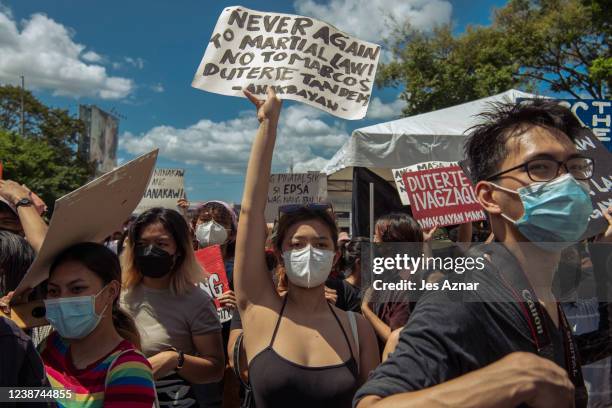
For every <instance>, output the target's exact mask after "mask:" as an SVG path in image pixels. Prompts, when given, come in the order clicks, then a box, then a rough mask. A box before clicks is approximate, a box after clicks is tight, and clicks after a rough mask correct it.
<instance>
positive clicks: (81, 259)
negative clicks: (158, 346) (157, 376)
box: [40, 243, 155, 408]
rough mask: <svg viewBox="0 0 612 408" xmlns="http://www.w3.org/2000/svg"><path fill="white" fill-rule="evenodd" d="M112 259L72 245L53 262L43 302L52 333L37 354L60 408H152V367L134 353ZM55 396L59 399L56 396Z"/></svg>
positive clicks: (134, 336) (132, 330)
mask: <svg viewBox="0 0 612 408" xmlns="http://www.w3.org/2000/svg"><path fill="white" fill-rule="evenodd" d="M120 282H121V268H120V266H119V261H118V259H117V256H116V255H115V254H114V253H113V252H112V251H111V250H109V249H108V248H106V247H104V246H103V245H100V244H95V243H81V244H76V245H74V246H72V247H70V248H68V249H67V250H65V251H64V252H62V253H61V254H60V255H59V256H58V257H57V258H56V259H55V261H54V262H53V264H52V266H51V269H50V272H49V281H48V286H47V298H46V300H45V306H46V310H47V312H46V314H47V320H49V322H50V323H51V325H52V326H53V327H54V329H55V331H54V332H53V333H52V334H51V335H50V336H49V337H48V338H47V339H46V341H45V342H44V343H42V344H41V348H40V352H41V356H42V358H43V361H44V363H45V369H46V371H47V377H48V379H49V382H50V383H51V386H52V387H53V388H55V389H58V390H64V391H63V392H64V393H65V394H64V395H65V396H66V398H58V399H57V404H58V406H60V407H79V408H81V407H88V408H89V407H134V408H151V407H152V406H153V404H154V401H155V386H154V383H153V374H152V371H151V365H150V364H149V362H148V361H147V359H146V358H145V357H144V356H143V355H142V354H141V353H140V351H138V349H137V348H139V344H140V337H139V335H138V332H137V331H136V327H135V325H134V322H133V321H132V319H131V318H130V317H129V316H128V315H126V314H125V313H124V312H123V311H122V310H121V309H120V308H119V306H118V303H117V302H118V299H119V294H120V289H121V284H120ZM58 394H59V393H58Z"/></svg>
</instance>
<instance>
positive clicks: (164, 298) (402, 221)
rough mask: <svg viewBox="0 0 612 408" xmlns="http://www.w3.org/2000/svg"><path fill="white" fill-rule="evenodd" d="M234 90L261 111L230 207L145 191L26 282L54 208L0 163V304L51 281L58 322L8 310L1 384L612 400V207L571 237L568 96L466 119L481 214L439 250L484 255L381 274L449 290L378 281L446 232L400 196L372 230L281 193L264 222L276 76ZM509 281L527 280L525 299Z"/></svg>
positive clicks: (581, 192) (170, 396)
mask: <svg viewBox="0 0 612 408" xmlns="http://www.w3.org/2000/svg"><path fill="white" fill-rule="evenodd" d="M245 94H246V96H247V97H248V98H249V99H250V100H251V102H252V103H253V104H254V105H255V108H256V111H257V118H258V120H259V122H260V126H259V128H258V130H257V134H256V135H255V138H254V141H253V147H252V151H251V156H250V159H249V164H248V168H247V172H246V181H245V189H244V193H243V200H242V205H241V210H240V213H239V214H237V213H236V212H235V211H234V209H233V208H232V207H231V206H229V205H228V204H227V203H225V202H222V201H208V202H205V203H204V204H202V205H200V206H199V207H198V208H197V209H196V211H195V213H194V214H193V215H192V216H187V212H186V211H185V210H186V209H187V208H188V207H189V203H188V202H187V201H186V200H180V201H179V203H178V211H177V210H173V209H164V208H152V209H149V210H147V211H145V212H143V213H141V214H139V215H135V216H133V217H132V218H131V219H130V220H127V221H126V222H125V224H124V225H123V228H122V229H121V230H120V231H117V232H116V233H115V234H113V235H112V236H110V237H109V238H108V240H107V241H106V242H105V243H92V242H82V243H78V244H76V245H73V246H70V247H69V248H64V249H63V251H62V252H61V253H59V254H58V255H57V256H56V257H55V259H54V260H53V262H52V264H51V265H50V268H49V277H48V279H47V280H46V281H45V282H44V283H43V284H41V285H40V286H39V287H36V288H31V289H32V290H30V291H27V292H26V293H25V295H23V296H21V298H20V299H15V298H13V297H12V293H13V291H14V290H15V288H16V287H17V285H18V284H19V282H20V281H21V279H22V277H23V276H24V275H25V274H26V272H27V270H28V268H29V266H30V265H31V264H32V262H33V261H34V258H35V256H36V253H37V252H38V251H39V250H40V247H41V245H42V242H43V241H44V237H45V233H46V230H47V226H46V224H45V222H44V219H43V217H42V214H43V213H44V211H45V207H44V203H42V202H41V201H40V199H38V198H37V197H36V196H35V195H34V194H33V193H32V192H31V191H30V190H29V189H28V188H27V187H25V186H22V185H20V184H19V183H17V182H14V181H9V180H0V294H1V295H2V296H3V298H2V301H1V304H2V308H3V311H4V313H5V314H7V315H9V314H10V313H11V310H10V306H9V302H10V303H11V304H18V303H20V302H25V301H33V300H40V299H43V300H44V304H45V308H46V319H47V321H48V323H49V325H48V326H46V327H37V328H34V329H24V330H22V329H20V328H19V327H17V325H16V324H15V323H14V322H13V321H12V320H10V319H8V318H6V317H2V318H0V342H1V343H2V346H3V348H2V350H3V355H2V358H0V361H1V364H0V386H2V387H18V386H22V387H23V386H27V387H35V386H38V387H44V386H46V387H53V388H55V389H59V390H71V391H72V397H71V399H70V400H67V399H58V401H57V404H58V406H67V407H71V406H75V407H77V406H78V407H101V406H104V407H151V406H161V407H171V406H172V407H174V406H180V407H238V406H241V407H257V408H266V407H288V406H289V407H294V408H297V407H351V406H353V407H358V408H368V407H377V408H382V407H408V406H411V407H412V406H457V407H496V406H521V405H523V406H531V407H549V406H551V407H552V406H554V407H571V406H578V407H585V406H587V404H588V406H593V407H597V406H611V404H612V384H611V381H612V363H611V357H610V356H611V355H612V328H611V324H610V323H611V320H612V313H611V311H610V306H609V302H608V301H609V293H610V292H609V289H610V286H611V282H610V273H611V269H612V268H611V267H610V265H611V259H610V256H611V255H612V251H610V250H609V248H610V246H606V245H605V244H606V243H610V242H612V207H611V208H609V209H608V210H607V212H606V211H604V212H603V215H604V216H605V218H606V220H607V221H608V224H609V225H608V226H607V227H606V228H604V230H602V231H601V233H600V234H599V235H597V236H595V237H593V238H591V239H589V240H581V238H582V235H583V234H584V232H585V229H586V224H587V219H588V216H589V215H590V214H591V212H592V206H591V202H590V197H589V194H588V187H586V186H585V182H586V181H587V180H588V179H589V178H590V177H591V176H592V172H593V162H592V160H590V159H589V158H585V157H582V156H581V155H580V154H579V152H578V151H577V150H576V148H575V147H574V144H573V143H572V142H573V135H574V134H575V133H576V131H577V130H578V128H579V127H580V125H579V123H578V122H577V120H576V119H575V118H574V117H573V116H572V114H571V112H570V111H569V110H567V109H565V108H563V107H560V106H558V105H556V104H554V103H549V102H543V101H536V102H532V103H529V104H525V103H523V104H506V105H501V106H497V107H495V108H494V109H493V110H492V111H491V112H489V113H486V114H485V115H484V117H483V123H482V124H481V125H479V126H477V127H476V128H474V129H472V130H471V135H470V137H469V139H468V142H467V144H466V155H467V158H468V160H469V163H470V166H471V171H472V174H473V176H474V178H475V180H476V185H475V191H476V195H477V197H478V199H479V202H480V203H481V204H482V206H483V208H484V209H485V211H486V212H487V215H488V218H487V221H486V222H484V223H474V224H473V225H472V223H468V224H462V225H459V226H455V227H453V228H447V229H445V230H446V231H448V234H447V238H448V237H450V239H451V241H450V242H451V244H450V248H451V249H450V251H448V250H447V251H446V253H450V255H451V256H463V255H466V256H467V255H470V256H481V255H482V256H484V258H485V259H486V267H485V268H484V270H482V271H474V272H473V273H466V274H462V275H456V274H453V273H445V272H444V271H440V270H431V269H422V270H418V271H411V270H396V271H389V274H388V276H387V277H386V279H388V280H390V281H402V280H413V281H421V280H423V281H425V282H428V283H435V282H442V281H456V280H458V279H468V278H469V279H471V280H472V281H475V282H479V283H480V284H481V289H480V290H479V291H473V292H470V293H468V294H464V295H463V297H461V299H460V300H459V301H458V300H457V299H456V298H455V297H456V296H455V295H454V294H451V293H449V292H445V291H431V292H429V293H425V294H422V293H416V292H414V293H413V292H407V291H403V292H402V291H395V292H381V293H377V291H375V290H374V289H373V287H372V285H371V276H372V274H371V271H370V270H369V268H370V263H369V258H368V254H370V255H369V256H371V254H372V253H373V252H372V251H382V253H384V251H385V250H389V249H388V248H393V245H404V244H406V243H410V244H409V245H408V244H406V245H404V246H403V247H402V248H403V250H404V252H406V253H410V254H411V255H414V256H420V255H421V254H424V255H425V256H431V255H433V254H435V252H436V251H437V249H436V248H434V247H433V245H432V242H433V241H434V240H436V238H435V237H436V236H437V235H439V234H440V233H442V229H441V228H433V229H431V230H423V229H422V228H421V227H420V225H419V223H418V222H417V221H415V220H414V219H413V218H412V217H411V216H410V215H409V214H405V213H391V214H387V215H385V216H383V217H381V218H379V219H378V220H377V222H376V224H375V228H374V231H373V234H372V235H373V242H370V239H369V238H368V237H357V236H355V237H350V236H349V235H348V234H347V233H346V232H343V231H340V230H339V228H338V226H337V223H336V220H335V216H334V212H333V208H332V207H331V206H330V205H327V204H310V205H289V206H282V207H281V208H280V210H279V216H278V222H277V223H276V224H274V225H273V226H271V225H267V224H266V223H265V222H264V210H265V207H266V202H267V194H268V180H269V176H270V169H271V161H272V156H273V151H274V145H275V139H276V128H277V124H278V120H279V116H280V112H281V101H280V99H279V98H277V97H276V95H275V94H274V91H273V90H271V89H270V90H269V92H268V95H267V99H266V100H260V99H258V98H257V97H255V96H254V95H251V94H250V93H249V92H247V91H245ZM608 165H609V164H608ZM484 241H487V242H492V245H490V246H486V245H481V244H477V242H484ZM546 243H548V244H550V243H553V244H557V245H556V246H553V247H547V246H546V245H545V244H546ZM213 245H218V246H219V247H220V250H221V254H222V258H223V263H224V267H225V271H226V274H227V277H228V282H229V288H228V290H227V291H225V293H223V294H222V295H221V296H220V297H219V298H218V301H219V303H220V305H221V307H224V308H228V309H230V310H231V311H232V312H233V317H232V319H231V320H230V321H227V322H224V323H221V322H220V321H219V317H218V314H217V308H216V307H215V305H214V303H213V299H212V298H211V296H210V295H209V294H208V293H207V292H206V291H204V290H202V289H201V287H200V286H199V285H198V284H199V283H200V282H202V280H203V279H204V278H205V276H206V271H204V270H203V268H202V267H201V266H200V264H199V263H198V261H197V259H196V254H195V251H197V250H199V249H202V248H207V247H209V246H213ZM516 293H522V294H523V296H525V293H527V294H528V295H529V296H532V297H531V298H530V299H536V300H537V301H536V302H535V306H534V308H535V312H533V311H531V310H528V309H526V308H525V305H526V304H527V303H526V302H525V301H524V300H525V299H523V300H518V301H516V299H515V297H514V295H515V294H516ZM492 298H494V299H496V300H497V301H490V299H492ZM508 299H509V300H510V301H508ZM533 304H534V302H531V304H528V306H529V305H533ZM534 313H535V314H534ZM534 316H535V317H537V318H538V321H537V322H536V323H537V324H538V325H541V326H543V330H542V332H543V334H541V333H540V331H539V328H540V326H538V327H537V328H538V330H534V325H533V323H534V320H533V317H534ZM381 361H382V362H381ZM581 365H582V366H581ZM587 400H588V402H587Z"/></svg>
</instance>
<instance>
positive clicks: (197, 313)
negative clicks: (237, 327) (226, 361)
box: [121, 284, 221, 357]
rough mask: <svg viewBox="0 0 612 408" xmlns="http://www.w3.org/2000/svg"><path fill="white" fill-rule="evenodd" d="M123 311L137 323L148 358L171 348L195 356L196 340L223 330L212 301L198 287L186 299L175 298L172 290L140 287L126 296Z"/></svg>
mask: <svg viewBox="0 0 612 408" xmlns="http://www.w3.org/2000/svg"><path fill="white" fill-rule="evenodd" d="M121 307H123V308H124V309H125V311H126V312H127V313H128V314H129V315H130V316H132V317H133V318H134V320H135V321H136V326H137V327H138V331H139V332H140V336H141V338H142V352H143V353H144V355H145V356H146V357H151V356H152V355H155V354H157V353H159V352H161V351H164V350H168V348H170V347H174V348H176V349H177V350H182V351H183V352H185V353H186V354H191V355H194V354H196V348H195V345H194V344H193V340H192V336H198V335H203V334H208V333H211V332H215V331H220V330H221V324H220V323H219V318H218V316H217V310H216V308H215V305H214V303H213V301H212V298H211V297H210V296H209V295H208V294H207V293H206V292H204V291H203V290H201V289H199V288H197V287H195V286H194V288H193V289H192V290H190V291H189V292H188V293H186V294H184V295H173V294H172V292H171V291H170V289H152V288H148V287H146V286H144V285H143V284H140V285H137V286H136V287H134V288H132V289H131V290H129V291H125V292H123V293H122V295H121Z"/></svg>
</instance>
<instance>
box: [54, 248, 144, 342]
mask: <svg viewBox="0 0 612 408" xmlns="http://www.w3.org/2000/svg"><path fill="white" fill-rule="evenodd" d="M68 261H73V262H77V263H80V264H81V265H83V266H84V267H86V268H87V269H89V270H90V271H92V272H93V273H95V274H96V276H98V277H99V278H100V279H101V280H102V284H103V285H108V284H109V283H111V282H112V281H117V282H119V283H121V266H120V265H119V258H117V255H115V253H114V252H113V251H111V250H110V249H108V248H107V247H105V246H104V245H102V244H97V243H94V242H82V243H80V244H76V245H73V246H71V247H70V248H68V249H66V250H64V252H62V253H61V254H59V256H57V257H56V258H55V260H54V261H53V264H51V268H50V270H49V276H51V274H53V271H54V270H55V269H56V268H57V267H58V266H59V265H61V264H63V263H65V262H68ZM112 314H113V326H115V330H117V333H119V335H120V336H121V337H123V338H124V339H125V340H127V341H129V342H130V343H132V344H133V345H134V346H135V347H136V348H137V349H139V350H140V347H141V342H140V334H139V333H138V329H137V328H136V323H135V322H134V319H132V317H131V316H130V315H128V314H127V313H126V312H125V311H124V310H122V309H121V307H119V296H117V298H115V300H114V301H113V306H112Z"/></svg>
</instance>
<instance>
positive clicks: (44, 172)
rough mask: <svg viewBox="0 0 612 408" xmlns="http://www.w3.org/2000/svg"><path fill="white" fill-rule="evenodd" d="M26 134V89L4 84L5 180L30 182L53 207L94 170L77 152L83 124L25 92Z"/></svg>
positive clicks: (0, 106)
mask: <svg viewBox="0 0 612 408" xmlns="http://www.w3.org/2000/svg"><path fill="white" fill-rule="evenodd" d="M24 107H25V109H24V111H25V115H24V117H25V126H24V128H25V136H24V137H22V136H21V135H19V132H20V112H21V110H20V109H21V89H20V88H17V87H13V86H1V87H0V161H2V162H3V165H4V178H5V179H11V180H15V181H17V182H19V183H22V184H26V185H27V186H28V187H29V188H30V189H31V190H32V191H34V192H35V193H37V194H38V195H39V196H41V198H43V200H45V202H46V203H47V205H48V206H49V208H50V209H52V208H53V204H54V202H55V200H56V199H58V198H59V197H61V196H62V195H64V194H66V193H68V192H70V191H72V190H74V189H76V188H78V187H80V186H81V185H83V184H85V183H86V182H87V180H88V179H89V178H90V177H91V176H92V175H93V168H92V166H90V165H89V164H87V163H86V162H84V161H83V160H81V159H80V158H79V157H77V154H76V151H75V145H76V141H77V133H78V132H81V131H82V129H83V123H82V122H81V121H80V120H78V119H75V118H72V117H71V116H70V115H69V113H68V112H67V111H65V110H61V109H54V108H49V107H47V106H45V105H44V104H42V103H41V102H40V101H38V100H37V99H36V98H35V97H34V96H33V95H32V94H31V93H30V92H27V91H26V92H25V93H24Z"/></svg>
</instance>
